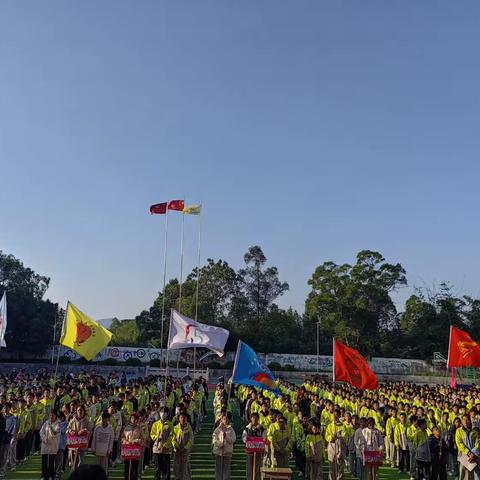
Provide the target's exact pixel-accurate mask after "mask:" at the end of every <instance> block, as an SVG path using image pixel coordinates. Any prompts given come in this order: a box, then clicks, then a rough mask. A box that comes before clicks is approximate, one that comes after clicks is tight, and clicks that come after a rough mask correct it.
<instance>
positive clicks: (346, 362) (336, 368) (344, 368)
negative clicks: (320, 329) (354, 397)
mask: <svg viewBox="0 0 480 480" xmlns="http://www.w3.org/2000/svg"><path fill="white" fill-rule="evenodd" d="M333 381H334V382H347V383H349V384H350V385H352V386H354V387H356V388H359V389H361V390H377V389H378V378H377V376H376V375H375V373H373V370H372V369H371V368H370V367H369V366H368V363H367V361H366V360H365V358H363V357H362V355H360V353H359V352H358V350H355V349H354V348H350V347H347V346H346V345H345V344H343V343H342V342H339V341H338V340H337V339H335V338H334V339H333Z"/></svg>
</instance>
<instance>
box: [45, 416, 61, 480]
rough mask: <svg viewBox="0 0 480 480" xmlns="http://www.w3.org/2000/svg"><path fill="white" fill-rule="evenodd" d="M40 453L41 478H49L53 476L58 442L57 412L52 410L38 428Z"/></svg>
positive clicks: (58, 424) (47, 479)
mask: <svg viewBox="0 0 480 480" xmlns="http://www.w3.org/2000/svg"><path fill="white" fill-rule="evenodd" d="M40 442H41V444H40V454H41V455H42V478H43V479H44V480H50V479H52V480H53V479H54V478H55V458H56V457H57V452H58V445H59V443H60V423H59V422H58V417H57V412H56V411H55V410H52V411H51V412H50V418H49V419H48V420H47V421H46V422H44V424H43V425H42V428H41V429H40Z"/></svg>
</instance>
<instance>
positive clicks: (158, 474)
mask: <svg viewBox="0 0 480 480" xmlns="http://www.w3.org/2000/svg"><path fill="white" fill-rule="evenodd" d="M153 458H154V460H155V480H170V455H169V454H168V453H154V454H153Z"/></svg>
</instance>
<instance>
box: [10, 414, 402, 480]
mask: <svg viewBox="0 0 480 480" xmlns="http://www.w3.org/2000/svg"><path fill="white" fill-rule="evenodd" d="M235 429H236V432H237V443H236V445H235V450H234V453H233V457H232V480H241V479H245V476H246V473H245V472H246V466H245V449H244V446H243V443H242V442H241V432H242V425H241V424H240V422H239V421H238V418H237V421H236V423H235ZM212 431H213V411H212V407H211V405H210V406H209V409H208V416H207V418H206V419H205V421H204V422H203V425H202V429H201V431H200V433H199V434H198V435H196V437H195V444H194V447H193V451H192V456H191V462H192V477H193V479H210V480H211V479H214V478H215V459H214V457H213V455H212V450H211V435H212ZM87 461H88V462H92V461H93V456H91V455H89V456H88V457H87ZM40 465H41V457H39V456H35V457H33V458H31V459H30V460H29V461H28V462H27V463H26V464H25V465H22V466H20V467H18V469H17V471H15V472H8V473H7V475H6V477H5V478H6V479H9V480H10V479H11V480H33V479H39V478H40V472H41V468H40ZM292 469H294V468H293V465H292ZM324 471H325V474H324V478H328V477H327V476H326V475H328V466H327V465H325V467H324ZM63 478H64V479H68V474H65V475H64V476H63ZM108 478H109V479H112V480H120V479H123V465H119V466H117V467H115V468H112V469H110V471H109V476H108ZM153 478H154V470H153V468H148V469H147V470H146V471H145V473H144V474H143V475H142V480H153ZM345 478H346V479H351V478H352V477H351V476H350V475H348V474H347V475H346V476H345ZM380 478H383V479H386V480H400V479H407V478H408V477H407V476H406V475H401V474H399V473H398V471H397V470H394V469H391V468H387V467H384V468H382V469H381V473H380ZM293 479H295V480H298V479H299V477H298V476H297V475H294V476H293ZM172 480H174V479H173V476H172ZM258 480H260V479H258Z"/></svg>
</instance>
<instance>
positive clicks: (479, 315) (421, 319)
mask: <svg viewBox="0 0 480 480" xmlns="http://www.w3.org/2000/svg"><path fill="white" fill-rule="evenodd" d="M198 276H199V277H198ZM197 278H199V282H198V304H197V301H196V300H197ZM49 281H50V279H49V278H47V277H44V276H41V275H38V274H36V273H35V272H33V271H32V270H31V269H29V268H27V267H25V266H24V265H23V264H22V262H21V261H19V260H18V259H16V258H15V257H13V256H12V255H7V254H4V253H2V252H0V294H1V293H2V291H3V290H4V289H6V290H7V292H8V297H9V312H8V314H9V322H8V330H7V345H8V349H9V350H12V351H17V352H23V353H26V352H31V353H40V352H42V351H44V350H45V349H46V348H47V346H48V345H50V344H51V340H52V336H53V325H54V322H55V319H56V318H59V317H60V312H59V311H58V305H56V304H53V303H51V302H50V301H49V300H45V299H44V296H45V293H46V291H47V288H48V285H49ZM308 284H309V286H310V292H309V294H308V297H307V299H306V302H305V312H304V313H302V314H301V313H299V312H297V311H295V310H293V309H291V308H288V309H283V308H280V307H279V306H278V304H277V301H278V299H279V298H280V297H281V296H282V295H283V294H284V293H285V292H286V291H288V289H289V285H288V284H287V283H286V282H284V281H282V280H281V279H280V276H279V272H278V269H277V268H276V267H275V266H271V265H268V262H267V258H266V257H265V255H264V253H263V251H262V249H261V248H260V247H259V246H253V247H250V248H249V249H248V251H247V253H246V254H245V255H244V265H243V267H242V268H240V269H238V270H235V269H234V268H233V267H231V266H230V265H229V264H228V263H227V262H226V261H224V260H217V261H215V260H212V259H208V260H207V262H206V264H205V265H204V266H203V267H201V268H200V269H199V270H197V269H194V270H193V271H192V272H191V273H190V274H189V275H188V277H187V278H186V280H185V282H184V283H183V284H182V299H181V303H180V285H179V282H178V280H177V279H171V280H170V281H169V282H168V284H167V285H166V287H165V291H162V292H160V293H159V295H158V297H157V298H156V299H155V300H154V302H153V305H152V306H151V307H150V308H149V309H148V310H144V311H142V312H141V313H140V314H139V315H138V316H137V317H136V318H134V319H130V320H123V321H119V320H117V319H114V321H113V323H112V325H111V330H112V332H113V334H114V337H113V343H114V344H116V345H132V346H135V345H139V346H144V347H148V346H154V347H159V346H160V345H161V344H162V340H161V338H160V330H161V329H160V325H161V318H162V305H163V303H164V304H165V318H166V321H165V329H164V339H163V344H164V345H165V343H166V338H167V336H168V319H169V315H170V310H171V309H172V308H175V309H177V310H181V311H182V313H184V314H185V315H187V316H189V317H192V318H195V316H196V314H197V316H198V319H199V320H200V321H201V322H204V323H208V324H211V325H218V326H222V327H225V328H227V329H228V330H230V331H231V332H232V333H231V335H230V338H229V343H228V344H227V350H228V349H231V350H233V349H234V348H235V346H236V343H237V341H238V339H239V338H241V339H242V340H244V341H246V342H247V343H249V344H250V345H251V346H252V347H253V348H254V349H256V350H257V351H260V352H265V353H269V352H284V353H315V352H316V332H317V325H318V324H319V325H320V339H321V342H320V349H321V353H323V354H329V353H331V348H332V344H331V338H332V337H333V336H335V337H337V338H339V339H340V340H342V341H344V342H346V343H347V344H349V345H352V346H355V347H358V348H359V349H360V350H361V351H362V352H363V353H365V354H366V355H378V356H390V357H403V358H423V359H428V358H431V357H432V354H433V352H435V351H439V352H442V353H444V354H445V353H446V349H447V344H448V332H449V326H450V325H451V324H453V325H456V326H459V327H460V328H464V329H466V330H469V331H471V332H472V333H473V335H474V336H475V332H476V331H478V329H479V328H480V300H478V299H474V298H471V297H468V296H457V295H455V294H454V293H453V291H452V289H451V288H450V287H449V286H448V285H447V284H442V285H441V286H440V288H439V289H438V291H434V292H432V291H427V290H425V289H417V290H416V291H415V293H414V294H413V295H411V296H410V298H408V300H407V301H406V303H405V307H404V308H403V309H402V311H401V312H398V311H397V308H396V306H395V303H394V301H393V300H392V294H393V292H395V291H396V290H398V289H400V288H402V287H405V286H406V285H407V278H406V272H405V270H404V268H403V267H402V266H401V265H400V264H398V263H397V264H393V263H388V262H387V261H386V260H385V258H383V256H382V255H381V254H380V253H378V252H374V251H370V250H362V251H361V252H359V253H358V254H357V257H356V261H355V263H353V264H342V265H338V264H336V263H334V262H325V263H323V264H322V265H320V266H319V267H317V268H316V269H315V271H314V273H313V275H312V277H311V279H310V280H309V282H308Z"/></svg>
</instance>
